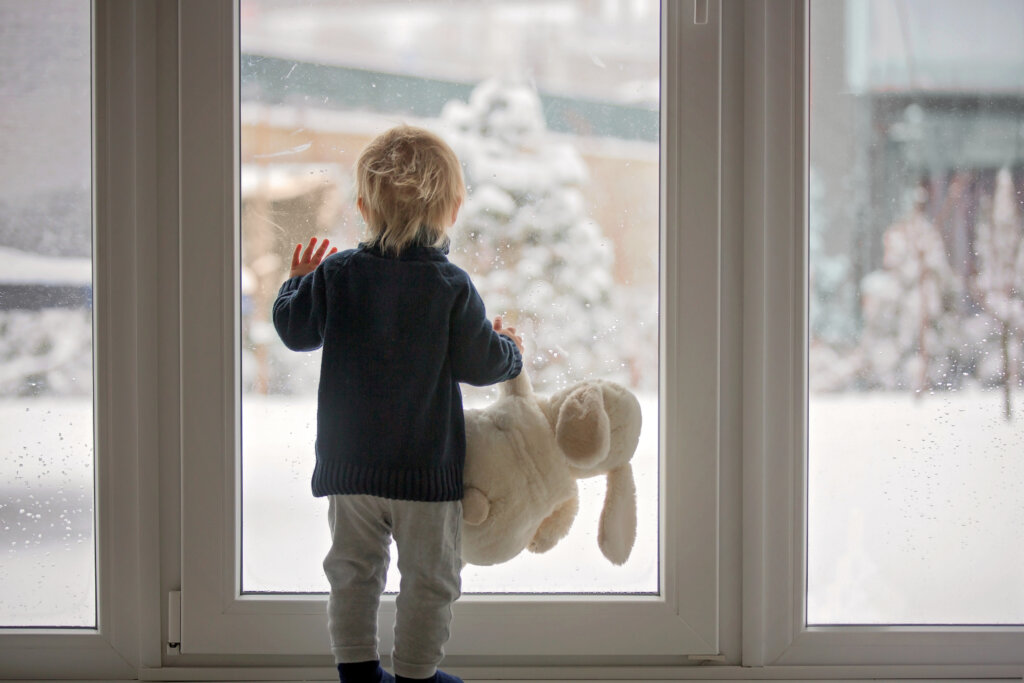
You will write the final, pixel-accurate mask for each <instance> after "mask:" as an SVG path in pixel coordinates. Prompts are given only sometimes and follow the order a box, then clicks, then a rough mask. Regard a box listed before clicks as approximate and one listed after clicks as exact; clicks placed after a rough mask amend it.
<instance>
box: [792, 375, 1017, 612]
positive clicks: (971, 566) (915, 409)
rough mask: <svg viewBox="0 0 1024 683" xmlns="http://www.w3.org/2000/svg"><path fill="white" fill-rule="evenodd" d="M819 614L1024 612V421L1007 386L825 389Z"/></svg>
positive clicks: (812, 542)
mask: <svg viewBox="0 0 1024 683" xmlns="http://www.w3.org/2000/svg"><path fill="white" fill-rule="evenodd" d="M808 425H809V430H808V432H809V433H808V453H809V458H808V460H809V462H808V482H809V486H808V507H809V509H810V510H811V514H810V515H809V525H808V544H809V546H808V547H809V553H808V555H809V557H808V572H809V596H808V620H809V622H810V623H812V624H814V623H817V624H835V623H838V624H869V623H903V624H926V623H930V624H944V623H964V624H1007V623H1015V624H1019V623H1024V579H1022V578H1021V573H1020V567H1021V566H1022V565H1024V546H1022V545H1021V544H1020V543H1018V542H1017V539H1019V538H1020V537H1021V534H1022V533H1024V506H1022V505H1021V499H1022V497H1024V458H1021V454H1022V453H1024V429H1021V426H1020V424H1019V423H1015V422H1012V421H1006V420H1004V419H1003V417H1002V410H1001V398H1000V392H999V391H990V392H985V391H965V392H945V393H936V394H932V395H927V396H925V397H923V398H921V399H914V398H913V397H912V395H910V394H905V393H900V394H892V393H876V394H842V395H817V396H813V397H812V398H811V400H810V402H809V412H808Z"/></svg>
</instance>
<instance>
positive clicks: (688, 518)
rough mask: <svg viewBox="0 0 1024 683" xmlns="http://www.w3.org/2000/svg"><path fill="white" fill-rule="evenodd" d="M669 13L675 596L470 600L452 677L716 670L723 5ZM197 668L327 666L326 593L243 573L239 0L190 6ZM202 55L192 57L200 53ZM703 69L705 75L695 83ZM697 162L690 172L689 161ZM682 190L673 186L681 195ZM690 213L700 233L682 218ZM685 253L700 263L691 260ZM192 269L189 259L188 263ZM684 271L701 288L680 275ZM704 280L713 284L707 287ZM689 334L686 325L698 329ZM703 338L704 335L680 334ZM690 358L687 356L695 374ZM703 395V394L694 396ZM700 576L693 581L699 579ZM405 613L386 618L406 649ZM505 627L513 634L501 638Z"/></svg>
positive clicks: (669, 369) (186, 621)
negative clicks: (535, 671) (612, 661)
mask: <svg viewBox="0 0 1024 683" xmlns="http://www.w3.org/2000/svg"><path fill="white" fill-rule="evenodd" d="M698 4H703V5H708V4H709V3H695V2H694V0H686V1H683V2H672V3H668V4H667V5H666V9H667V11H666V20H665V21H663V40H664V43H665V44H666V45H668V46H669V47H668V49H667V50H666V51H665V54H664V56H663V67H664V71H663V83H664V85H663V87H664V89H665V90H664V100H663V101H664V102H665V104H666V106H665V107H663V111H665V112H667V111H676V112H682V116H683V117H689V118H690V119H691V125H690V126H689V127H685V126H677V125H676V121H677V120H678V119H669V118H668V117H667V116H663V121H662V123H663V131H664V135H663V145H662V153H663V154H664V157H663V159H664V160H665V161H664V166H665V168H666V171H665V173H664V177H663V179H662V183H663V185H662V192H661V196H662V207H661V212H662V216H664V217H665V219H664V220H663V224H664V225H666V226H671V227H670V228H669V229H663V233H662V239H663V244H664V246H663V249H662V265H661V268H662V272H663V275H664V281H663V283H662V292H663V293H664V294H663V297H662V298H663V301H662V308H661V316H662V317H661V321H662V333H663V338H662V344H663V345H664V346H663V348H664V349H665V351H664V354H663V363H662V387H663V389H662V396H661V401H660V405H661V407H662V415H661V430H662V431H661V435H660V441H661V449H660V451H661V453H660V455H661V494H660V498H661V508H662V509H661V519H662V525H661V526H662V530H661V543H660V546H661V554H662V557H661V576H662V577H663V588H662V595H660V596H653V597H651V596H572V597H557V598H556V597H545V596H537V597H530V596H523V597H518V596H517V597H508V596H500V597H499V596H480V595H466V596H463V598H462V599H461V600H460V601H459V602H458V603H456V605H455V608H454V611H455V619H454V622H453V633H452V639H451V641H450V642H449V644H448V646H447V647H446V651H447V653H448V660H447V661H449V662H450V663H451V665H452V666H457V665H458V664H459V662H460V661H464V662H469V661H471V660H472V661H474V662H478V661H481V657H484V658H486V657H507V656H511V655H515V656H517V657H520V658H522V657H526V658H534V659H535V660H539V658H562V659H564V658H566V657H577V658H578V657H583V656H586V657H598V656H600V657H608V656H614V657H626V656H632V657H641V656H646V657H650V656H662V657H667V656H676V657H678V656H683V655H688V654H699V655H710V656H715V655H718V653H719V645H718V637H717V635H718V624H717V622H718V573H719V567H718V552H717V537H718V514H717V511H718V486H717V481H718V448H719V430H720V424H719V423H720V421H719V417H718V412H719V401H718V395H719V391H718V383H719V379H718V355H719V333H718V329H719V320H718V306H717V305H711V306H708V305H707V302H708V300H709V298H710V300H711V301H714V302H715V303H717V300H718V280H719V276H720V273H719V269H720V263H721V258H720V254H719V239H718V230H717V226H718V221H719V218H718V206H717V203H716V202H707V201H700V200H701V199H702V198H705V197H713V196H717V193H718V181H719V179H718V173H717V169H718V132H717V126H718V109H717V102H718V99H719V94H718V87H719V78H718V73H717V69H718V63H719V60H718V53H717V50H718V45H719V27H720V24H719V22H718V21H717V19H716V16H717V10H718V3H717V2H711V3H710V8H711V13H710V14H711V20H710V21H709V22H708V23H695V22H694V16H695V10H696V5H698ZM179 20H180V24H179V31H180V35H181V45H182V46H183V47H182V49H181V50H180V69H181V88H180V97H181V101H180V106H179V111H180V113H181V120H180V126H181V144H180V152H181V157H180V163H181V169H182V170H181V188H180V191H181V250H182V255H183V259H182V262H181V274H182V277H181V297H182V299H181V301H182V310H183V314H182V329H181V339H182V342H181V343H182V366H181V376H182V379H181V382H182V385H181V386H182V388H181V395H182V396H183V397H194V398H190V400H188V401H183V404H182V415H181V419H182V431H181V433H182V453H183V461H182V472H183V477H182V483H183V487H182V499H183V500H184V501H187V502H188V504H187V505H185V506H183V509H182V533H183V538H182V541H183V543H182V586H181V588H182V590H181V599H182V614H181V647H180V652H181V654H182V655H193V654H203V655H215V654H236V655H255V654H261V655H315V654H321V655H322V654H323V653H326V652H329V647H328V640H327V631H326V615H325V604H326V597H325V596H288V597H280V596H274V595H266V594H261V595H242V594H241V592H240V578H239V577H240V574H241V572H240V568H239V564H238V563H239V557H240V553H239V545H240V534H239V522H238V520H239V515H240V509H239V506H238V504H237V500H238V498H239V496H238V495H237V491H238V488H237V487H238V486H239V472H238V470H239V467H238V462H239V457H240V455H239V453H238V450H239V434H238V423H239V421H238V414H239V395H238V386H239V383H238V382H237V380H236V378H237V376H238V368H239V358H238V355H239V345H238V340H237V324H236V320H237V317H236V306H237V303H236V302H237V287H238V278H237V276H236V273H237V268H238V264H237V259H238V249H237V241H238V229H237V226H238V215H237V213H238V209H237V204H238V200H237V197H238V194H237V177H238V168H237V159H238V155H237V149H238V141H237V139H236V136H237V131H236V127H235V125H234V123H235V121H236V120H237V113H236V90H237V82H236V78H237V77H236V74H237V47H236V46H237V40H238V39H237V21H236V16H235V3H233V2H230V0H217V1H216V2H204V3H187V2H186V3H182V4H181V5H180V14H179ZM185 45H187V46H188V49H187V50H186V49H184V46H185ZM692 63H700V64H701V65H702V69H700V70H698V69H683V68H679V67H680V66H681V65H684V64H692ZM683 156H685V157H686V158H687V159H688V160H690V161H691V162H692V161H693V160H700V163H688V164H681V163H679V162H680V160H681V159H682V158H683ZM669 188H671V189H669ZM682 206H688V207H689V209H688V213H689V215H688V219H689V220H685V221H683V220H678V219H677V217H678V216H680V215H681V209H680V207H682ZM683 244H686V248H685V249H684V248H682V245H683ZM186 255H187V258H185V256H186ZM682 274H685V277H684V276H682ZM697 283H700V284H699V286H698V285H697ZM683 321H686V322H685V324H684V323H683ZM691 326H695V328H696V329H701V330H703V331H705V333H703V334H701V335H688V334H682V333H680V332H678V331H679V330H683V329H691ZM682 359H688V362H683V361H682ZM683 386H700V387H703V388H704V390H703V391H702V393H700V394H699V395H698V394H696V393H694V392H688V391H682V390H681V387H683ZM684 568H685V569H684ZM393 618H394V599H393V597H388V596H385V598H384V600H383V604H382V609H381V617H380V628H379V631H380V637H381V648H382V651H383V652H385V653H386V652H388V651H389V650H390V639H391V629H392V624H393ZM496 624H500V627H496Z"/></svg>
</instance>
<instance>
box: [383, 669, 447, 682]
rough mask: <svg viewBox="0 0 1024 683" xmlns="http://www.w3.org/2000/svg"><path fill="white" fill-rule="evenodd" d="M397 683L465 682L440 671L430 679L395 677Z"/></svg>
mask: <svg viewBox="0 0 1024 683" xmlns="http://www.w3.org/2000/svg"><path fill="white" fill-rule="evenodd" d="M395 683H463V681H462V679H461V678H459V677H458V676H452V675H451V674H449V673H445V672H444V671H441V670H440V669H438V670H437V673H435V674H434V675H433V676H431V677H430V678H406V677H405V676H395Z"/></svg>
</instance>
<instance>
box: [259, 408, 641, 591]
mask: <svg viewBox="0 0 1024 683" xmlns="http://www.w3.org/2000/svg"><path fill="white" fill-rule="evenodd" d="M642 409H643V414H644V429H643V433H642V435H641V441H640V446H639V448H638V450H637V453H636V455H634V458H633V467H634V477H635V478H636V483H637V497H638V506H637V509H638V519H639V523H638V534H637V541H636V545H635V547H634V549H633V553H632V555H631V557H630V559H629V561H627V562H626V564H624V565H623V566H621V567H616V566H614V565H612V564H611V563H610V562H608V560H606V559H605V558H604V556H603V555H601V553H600V550H599V549H598V547H597V527H598V519H599V517H600V514H601V506H602V504H603V502H604V478H603V477H598V478H595V479H585V480H582V481H580V512H579V515H578V516H577V518H576V521H575V523H574V524H573V527H572V531H571V532H570V534H569V536H568V537H566V538H565V539H563V540H562V541H561V542H560V543H559V545H557V546H556V547H555V548H554V549H553V550H551V551H550V552H548V553H545V554H543V555H533V554H531V553H529V552H523V553H522V554H520V555H519V556H518V557H516V558H515V559H514V560H513V561H511V562H508V563H506V564H503V565H497V566H493V567H477V566H473V565H468V566H467V567H466V568H465V569H464V570H463V573H462V590H463V593H510V592H511V593H517V592H518V593H588V592H589V593H595V592H616V593H657V590H658V564H659V563H658V540H657V536H658V523H657V514H658V512H657V510H658V504H657V502H658V496H657V491H658V475H657V472H658V463H657V432H658V428H657V424H658V422H657V399H656V398H655V397H653V396H646V397H644V398H643V400H642ZM315 417H316V402H315V399H313V398H294V397H291V398H288V397H263V396H259V397H258V396H250V397H247V398H246V399H245V402H244V412H243V416H242V426H243V432H242V439H243V475H242V476H243V480H244V484H243V486H244V487H245V489H244V491H245V493H244V494H243V501H242V514H243V520H244V521H243V530H242V544H243V545H242V553H243V556H244V557H245V558H246V560H245V562H244V563H243V570H242V572H243V573H242V582H243V587H244V589H245V590H250V591H281V590H288V591H294V592H302V591H326V589H327V585H326V582H325V579H324V576H323V570H322V569H321V565H320V563H321V562H322V560H323V557H324V555H326V553H327V549H328V548H329V543H330V538H329V534H328V531H327V502H326V500H325V499H314V498H313V497H312V495H311V493H310V484H309V479H310V475H311V473H312V457H313V454H312V443H313V437H314V434H315V430H316V424H315ZM268 427H269V428H268ZM396 555H397V551H396V550H395V549H392V557H393V558H394V557H395V556H396ZM281 558H288V561H287V562H282V561H281ZM398 581H399V573H398V570H397V568H395V570H394V571H392V572H391V573H390V575H389V577H388V584H387V590H389V591H397V590H398Z"/></svg>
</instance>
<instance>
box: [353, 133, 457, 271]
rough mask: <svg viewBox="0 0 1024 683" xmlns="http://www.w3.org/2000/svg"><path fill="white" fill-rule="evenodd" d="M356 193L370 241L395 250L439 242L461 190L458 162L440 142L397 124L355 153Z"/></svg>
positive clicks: (449, 223) (450, 222)
mask: <svg viewBox="0 0 1024 683" xmlns="http://www.w3.org/2000/svg"><path fill="white" fill-rule="evenodd" d="M356 193H357V195H358V197H359V210H360V212H361V213H362V214H363V218H364V219H366V224H367V226H368V227H369V232H370V234H369V241H370V243H371V244H376V245H378V246H379V247H380V248H381V249H382V250H383V251H384V252H385V253H390V254H398V253H399V252H401V251H402V249H404V248H405V247H407V246H409V245H410V244H422V245H426V246H438V245H440V244H442V243H443V242H444V241H445V234H446V232H447V230H448V228H449V227H450V226H451V225H452V223H454V222H455V216H456V215H457V214H458V210H459V206H460V205H461V203H462V199H463V197H464V196H465V194H466V188H465V184H464V183H463V181H462V168H461V167H460V166H459V160H458V158H456V156H455V152H453V151H452V149H451V147H449V146H448V145H447V144H445V142H444V140H442V139H441V138H439V137H438V136H436V135H434V134H433V133H431V132H429V131H426V130H423V129H422V128H414V127H412V126H398V127H396V128H392V129H391V130H389V131H387V132H385V133H382V134H381V135H378V136H377V137H376V138H374V139H373V141H371V142H370V144H369V145H367V147H366V149H364V150H363V152H362V154H360V155H359V160H358V161H356Z"/></svg>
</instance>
